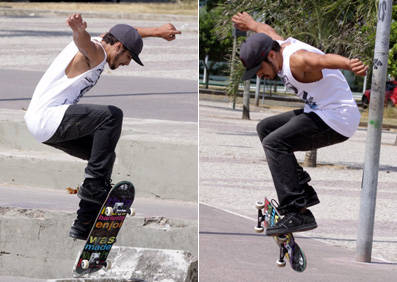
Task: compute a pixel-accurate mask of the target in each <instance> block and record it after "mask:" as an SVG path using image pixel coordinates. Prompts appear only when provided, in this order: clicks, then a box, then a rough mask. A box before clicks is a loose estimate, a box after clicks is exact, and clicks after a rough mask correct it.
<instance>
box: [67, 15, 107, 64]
mask: <svg viewBox="0 0 397 282" xmlns="http://www.w3.org/2000/svg"><path fill="white" fill-rule="evenodd" d="M66 23H67V24H68V25H69V26H70V28H71V29H72V31H73V41H74V43H75V44H76V46H77V48H78V49H79V51H80V52H81V53H82V54H83V55H84V56H85V57H87V58H88V60H89V62H90V64H97V63H98V62H100V61H102V60H103V58H104V56H105V55H104V53H103V50H102V48H101V47H100V46H98V45H97V44H95V43H94V42H92V41H91V36H90V35H89V33H88V32H87V31H86V29H87V22H85V21H84V20H83V18H82V17H81V15H80V14H73V15H71V16H70V17H68V18H67V20H66Z"/></svg>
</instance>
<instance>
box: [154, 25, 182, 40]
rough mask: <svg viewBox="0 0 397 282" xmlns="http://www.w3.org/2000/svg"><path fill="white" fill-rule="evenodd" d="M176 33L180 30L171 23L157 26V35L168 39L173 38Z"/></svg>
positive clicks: (179, 32)
mask: <svg viewBox="0 0 397 282" xmlns="http://www.w3.org/2000/svg"><path fill="white" fill-rule="evenodd" d="M176 34H182V32H181V31H179V30H177V29H176V28H175V26H174V25H173V24H170V23H168V24H164V25H162V26H160V27H159V28H158V36H159V37H161V38H163V39H165V40H168V41H171V40H174V39H175V35H176Z"/></svg>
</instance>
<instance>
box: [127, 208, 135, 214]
mask: <svg viewBox="0 0 397 282" xmlns="http://www.w3.org/2000/svg"><path fill="white" fill-rule="evenodd" d="M128 214H129V215H130V216H134V215H135V209H133V208H131V209H128Z"/></svg>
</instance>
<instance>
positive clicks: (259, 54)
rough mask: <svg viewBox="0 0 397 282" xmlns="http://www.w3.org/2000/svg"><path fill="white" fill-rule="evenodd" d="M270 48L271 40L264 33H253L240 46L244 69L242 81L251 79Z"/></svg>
mask: <svg viewBox="0 0 397 282" xmlns="http://www.w3.org/2000/svg"><path fill="white" fill-rule="evenodd" d="M272 46H273V39H272V38H271V37H270V36H268V35H266V34H264V33H255V34H254V35H251V36H250V37H248V38H247V39H246V40H245V41H244V42H243V43H242V44H241V47H240V59H241V61H242V62H243V65H244V66H245V68H246V71H245V73H244V75H243V80H247V79H251V78H252V77H253V76H254V74H256V72H257V71H258V70H259V69H260V68H261V64H262V62H263V60H264V59H265V58H267V55H268V54H269V52H270V50H271V49H272Z"/></svg>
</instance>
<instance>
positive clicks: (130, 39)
mask: <svg viewBox="0 0 397 282" xmlns="http://www.w3.org/2000/svg"><path fill="white" fill-rule="evenodd" d="M109 33H111V34H112V35H113V36H114V37H116V38H117V40H118V41H120V42H121V43H123V45H124V47H125V48H126V49H127V50H128V51H130V53H131V57H132V58H133V59H134V61H135V62H137V63H138V64H140V65H141V66H143V64H142V62H141V60H140V59H139V57H138V55H139V54H140V53H141V51H142V48H143V41H142V37H141V35H140V34H139V33H138V31H137V30H136V29H135V28H133V27H132V26H130V25H128V24H117V25H115V26H114V27H112V28H111V29H110V30H109Z"/></svg>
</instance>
